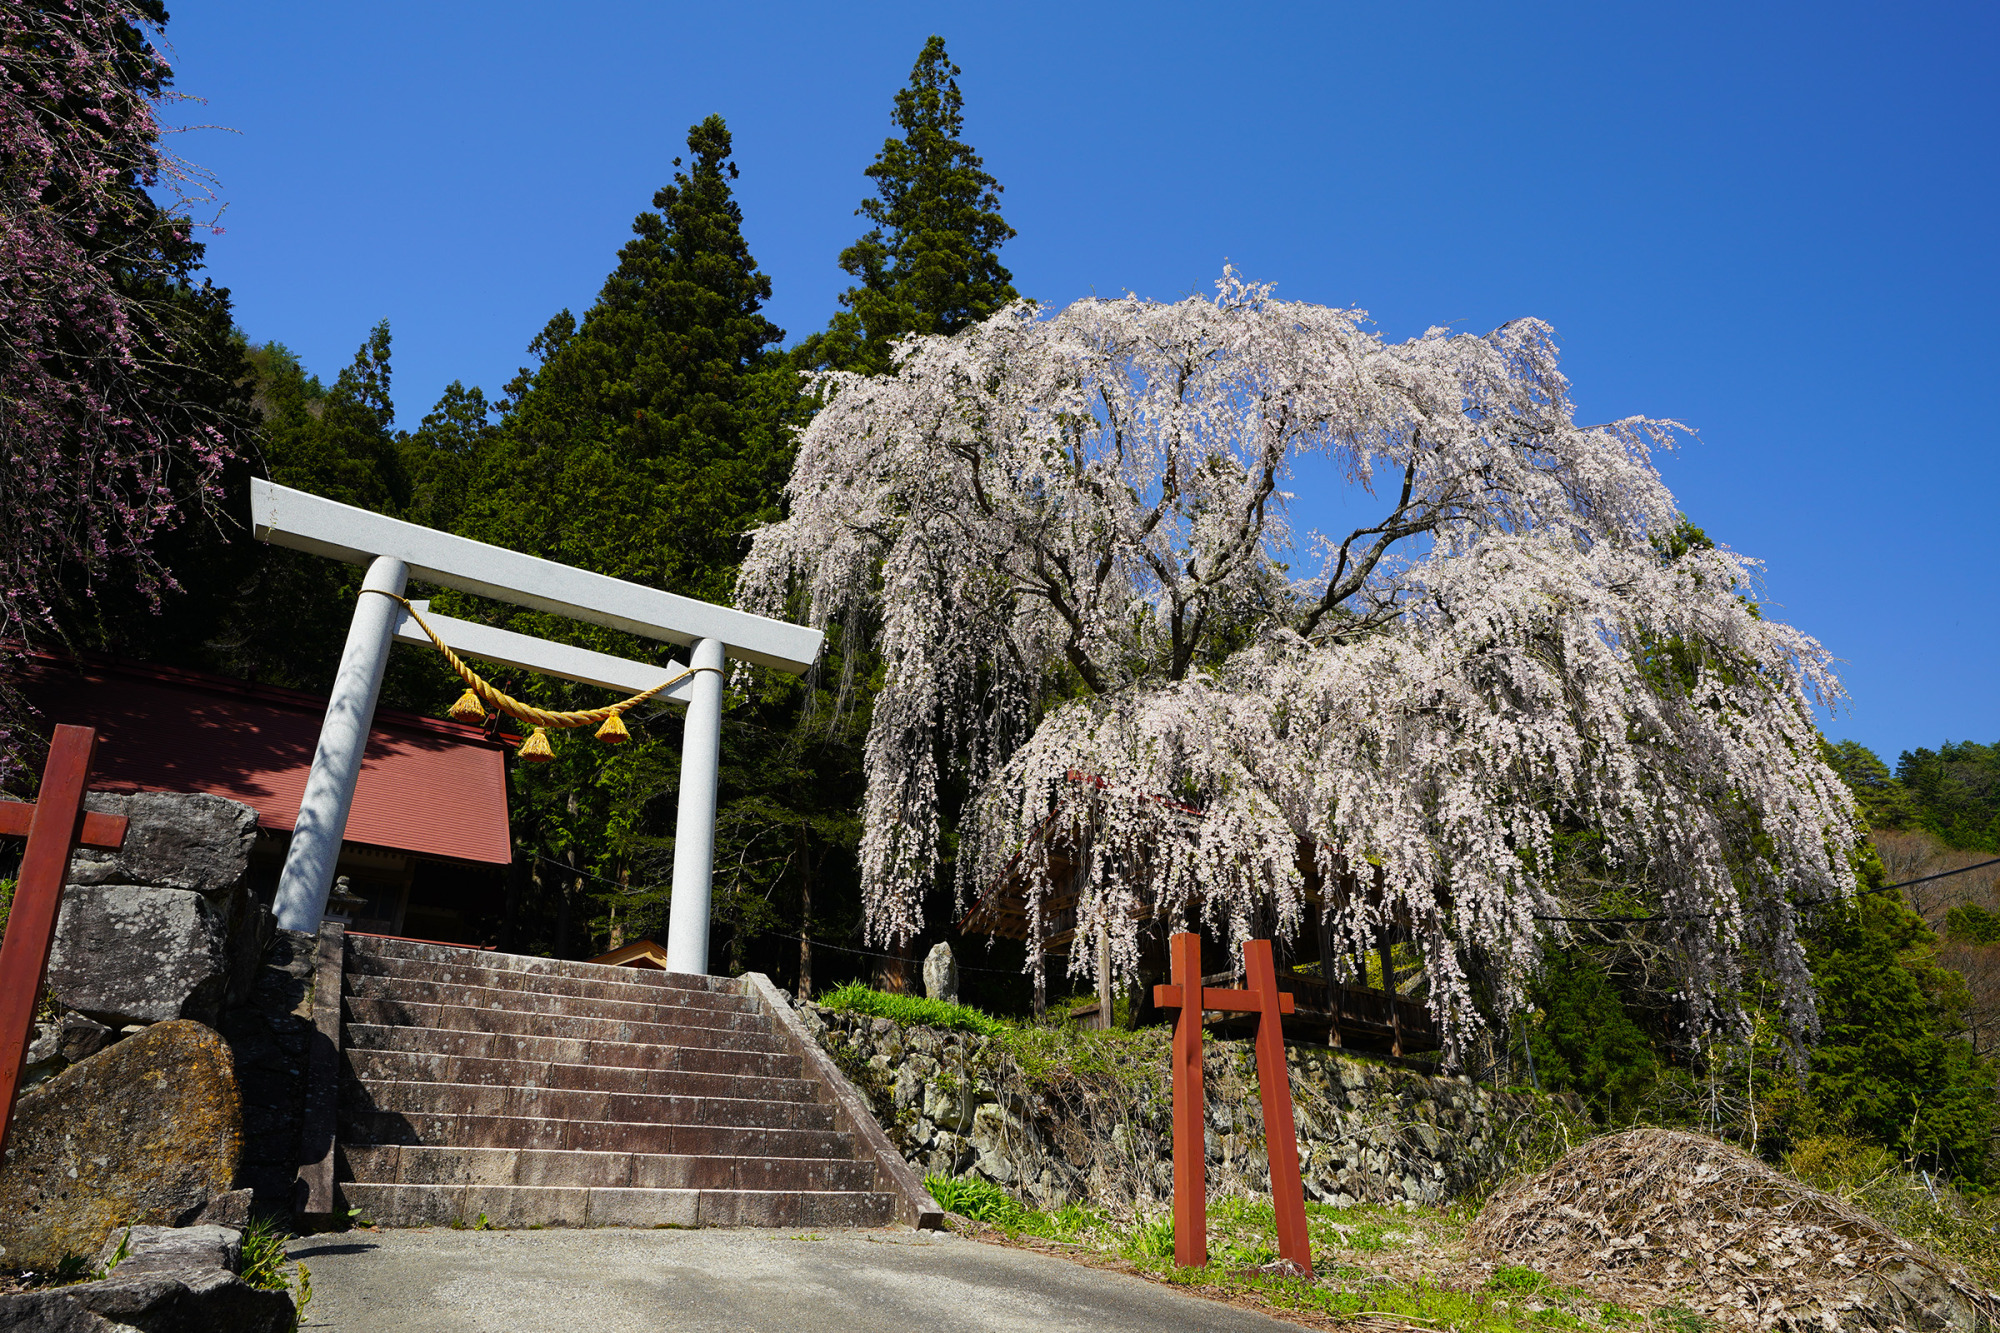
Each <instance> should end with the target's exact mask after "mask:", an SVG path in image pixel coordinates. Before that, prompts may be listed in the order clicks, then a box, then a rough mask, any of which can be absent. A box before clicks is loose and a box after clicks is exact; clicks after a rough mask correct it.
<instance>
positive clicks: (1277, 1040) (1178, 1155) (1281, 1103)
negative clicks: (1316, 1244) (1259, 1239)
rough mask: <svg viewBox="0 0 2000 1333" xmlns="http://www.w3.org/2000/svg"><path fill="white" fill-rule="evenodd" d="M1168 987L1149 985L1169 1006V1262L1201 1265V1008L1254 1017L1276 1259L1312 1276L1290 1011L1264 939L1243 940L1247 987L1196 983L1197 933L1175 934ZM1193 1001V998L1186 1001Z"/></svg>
mask: <svg viewBox="0 0 2000 1333" xmlns="http://www.w3.org/2000/svg"><path fill="white" fill-rule="evenodd" d="M1168 954H1169V961H1170V963H1171V967H1172V976H1173V984H1172V985H1169V986H1155V987H1153V1003H1154V1004H1156V1005H1158V1006H1159V1007H1160V1008H1162V1009H1174V1010H1177V1011H1178V1012H1176V1013H1175V1015H1174V1051H1173V1071H1174V1078H1173V1083H1174V1262H1175V1263H1177V1264H1180V1265H1182V1266H1184V1267H1189V1268H1194V1267H1199V1266H1200V1265H1202V1264H1205V1263H1207V1262H1208V1145H1207V1143H1206V1141H1205V1140H1206V1135H1205V1134H1204V1133H1203V1123H1202V1122H1203V1099H1202V1087H1201V1015H1202V1011H1203V1010H1204V1009H1213V1010H1219V1011H1221V1012H1223V1013H1232V1014H1255V1015H1257V1090H1258V1092H1259V1093H1260V1094H1261V1095H1262V1099H1263V1103H1264V1142H1265V1146H1266V1148H1267V1150H1268V1151H1269V1152H1270V1156H1271V1208H1272V1211H1273V1212H1274V1213H1275V1214H1276V1216H1277V1223H1278V1257H1279V1258H1281V1259H1289V1260H1291V1262H1293V1263H1295V1264H1297V1265H1298V1266H1299V1267H1300V1268H1302V1269H1304V1270H1305V1272H1306V1273H1308V1274H1310V1273H1311V1272H1312V1246H1311V1245H1310V1244H1309V1243H1308V1241H1307V1238H1306V1195H1305V1184H1304V1181H1303V1180H1302V1179H1301V1177H1300V1175H1299V1135H1298V1127H1297V1125H1296V1123H1295V1122H1294V1120H1293V1118H1292V1079H1291V1070H1290V1069H1289V1068H1288V1067H1287V1065H1286V1064H1285V1033H1284V1027H1283V1025H1282V1020H1281V1018H1280V1015H1283V1014H1289V1013H1291V1012H1292V1010H1293V1007H1294V1001H1293V1000H1292V997H1291V996H1290V995H1288V994H1285V993H1284V992H1282V991H1280V990H1279V989H1278V969H1277V965H1276V963H1275V962H1273V961H1272V958H1271V941H1269V940H1245V941H1244V942H1243V972H1244V979H1245V980H1246V981H1248V982H1249V983H1250V988H1249V989H1248V990H1217V989H1214V988H1212V987H1204V986H1203V985H1202V984H1201V936H1199V935H1196V934H1193V933H1191V932H1182V933H1180V934H1177V935H1175V936H1174V937H1173V938H1172V939H1171V940H1170V941H1168ZM1195 996H1198V997H1199V998H1198V999H1191V998H1190V997H1195Z"/></svg>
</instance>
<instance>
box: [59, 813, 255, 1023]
mask: <svg viewBox="0 0 2000 1333" xmlns="http://www.w3.org/2000/svg"><path fill="white" fill-rule="evenodd" d="M85 804H86V805H87V806H88V807H89V808H90V809H92V810H97V811H102V812H104V813H107V814H118V815H123V816H125V818H126V819H127V820H128V821H130V822H129V825H128V826H127V829H126V833H125V845H124V846H123V847H121V848H119V849H118V850H117V851H115V852H114V851H100V850H92V849H89V848H84V849H82V850H79V851H78V852H77V853H76V854H75V856H74V857H73V858H72V859H71V861H70V866H69V875H68V882H67V885H66V887H65V888H64V890H63V907H62V915H61V917H60V918H59V919H58V921H57V923H56V938H55V943H54V946H53V948H52V949H51V950H50V954H49V987H50V989H51V990H52V991H54V992H55V996H56V999H57V1000H58V1001H59V1002H61V1003H62V1004H63V1006H64V1007H66V1008H68V1009H73V1010H76V1011H78V1012H80V1013H84V1014H88V1015H89V1016H90V1017H92V1018H94V1019H96V1020H98V1021H99V1022H103V1023H106V1024H109V1025H110V1026H112V1027H126V1026H129V1025H131V1024H134V1023H159V1022H164V1021H166V1020H167V1019H170V1018H192V1019H195V1020H196V1021H198V1022H202V1023H207V1024H210V1025H211V1026H213V1025H214V1024H215V1022H216V1021H217V1019H218V1017H219V1016H220V1013H221V1011H222V1008H223V1006H224V1004H225V1003H241V1002H243V1001H244V1000H245V999H247V997H248V994H249V991H250V988H251V987H252V985H253V984H254V983H255V980H256V972H257V963H258V960H259V959H260V958H261V956H262V954H263V951H264V946H265V944H266V943H267V942H268V940H269V938H270V933H271V921H270V913H269V911H268V910H267V909H265V908H264V907H263V906H262V905H261V904H260V903H259V902H258V901H257V900H256V896H255V895H254V894H252V893H251V892H250V890H249V885H248V880H247V879H246V874H245V872H246V871H247V870H248V868H249V864H250V849H251V846H252V844H253V843H255V841H256V837H257V815H256V812H255V811H253V810H252V809H251V808H250V807H249V806H247V805H243V804H241V803H239V802H236V801H231V800H227V799H225V798H223V797H220V796H207V795H200V794H194V793H182V792H134V793H130V794H113V793H104V792H94V793H92V794H91V795H90V796H89V797H87V798H86V800H85Z"/></svg>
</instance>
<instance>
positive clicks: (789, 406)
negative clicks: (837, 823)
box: [440, 116, 799, 955]
mask: <svg viewBox="0 0 2000 1333" xmlns="http://www.w3.org/2000/svg"><path fill="white" fill-rule="evenodd" d="M730 151H731V140H730V134H729V130H728V128H727V126H725V125H724V123H723V121H722V119H721V117H719V116H710V117H709V118H708V119H707V120H704V121H703V122H701V123H700V124H698V125H696V126H694V127H692V128H691V129H690V130H689V133H688V153H689V155H688V157H687V158H686V160H685V162H683V159H680V158H676V159H675V160H674V165H675V166H676V167H677V168H681V170H679V171H677V172H676V174H675V176H674V178H673V181H672V183H671V184H669V185H667V186H665V187H664V188H662V189H661V190H660V191H659V192H658V193H657V194H655V195H654V197H653V205H654V210H655V211H650V212H645V213H641V214H640V215H639V216H638V217H637V219H635V220H634V222H633V224H632V231H633V238H632V239H631V240H630V241H629V242H627V243H626V245H625V246H624V248H623V249H622V250H621V251H620V252H619V256H618V264H617V266H616V267H615V268H614V269H613V270H612V272H611V274H610V275H609V276H608V277H607V278H606V279H605V282H604V286H603V288H602V290H601V291H600V293H599V296H598V299H597V302H596V304H594V305H593V306H592V307H591V308H590V309H589V310H588V311H587V312H585V314H584V316H583V318H582V319H581V320H580V321H579V320H578V319H576V318H575V317H574V316H573V315H572V314H571V313H570V312H568V311H563V312H561V313H559V314H558V315H556V316H555V317H554V318H553V319H551V320H550V321H549V323H548V325H547V326H546V327H545V328H544V329H543V330H542V332H541V334H540V335H539V336H537V338H536V339H535V341H534V342H533V343H532V344H531V345H530V348H529V351H530V353H531V354H532V355H533V356H535V357H536V358H537V360H538V362H539V364H538V365H537V366H535V367H534V368H532V369H527V370H523V371H522V373H521V375H520V376H519V377H518V378H517V379H516V380H515V381H514V382H513V383H511V384H510V385H508V386H507V389H506V400H507V401H506V402H505V403H504V404H503V408H504V411H505V416H504V419H503V420H502V422H501V424H500V426H499V428H498V433H497V436H496V438H495V439H494V440H493V442H492V444H491V445H490V446H488V447H487V448H485V450H484V454H485V456H486V458H487V459H488V462H487V464H486V466H485V468H484V471H483V473H482V475H481V477H480V480H479V482H478V484H477V485H476V487H475V493H474V494H473V495H471V496H470V497H468V499H467V501H466V503H465V508H464V511H463V518H462V519H461V521H460V524H459V530H460V531H462V532H464V533H465V534H466V535H469V536H473V537H477V538H479V539H480V540H483V541H490V542H494V543H496V544H498V545H501V546H506V547H509V548H512V549H514V550H519V551H526V552H529V553H532V554H535V555H540V556H543V557H546V558H548V559H553V560H560V561H562V562H563V563H565V564H570V565H575V566H578V567H580V568H584V569H590V570H594V571H596V572H598V573H602V574H608V575H611V576H613V577H615V578H621V579H627V580H631V581H633V582H637V583H643V584H648V585H651V586H653V587H659V588H665V589H667V590H669V591H672V592H677V593H681V594H684V595H687V596H691V597H698V598H702V599H705V600H708V601H715V602H726V601H727V600H728V597H729V592H730V589H731V587H732V585H733V583H734V580H735V570H736V566H737V564H738V563H739V562H740V560H741V558H742V554H743V552H744V550H745V549H747V546H748V539H747V535H746V534H747V533H748V531H749V530H750V529H751V528H753V527H755V526H757V525H758V524H760V523H763V522H767V521H769V520H770V519H772V518H775V517H776V515H777V505H778V497H779V494H780V491H781V489H782V487H783V485H784V482H785V478H786V476H787V474H788V472H789V468H790V461H791V455H790V434H789V431H788V429H787V426H786V422H787V418H788V416H789V415H790V414H791V413H793V412H795V411H796V410H797V402H798V379H799V377H798V372H797V371H796V370H795V369H793V368H792V366H791V365H790V363H789V361H788V360H787V359H786V358H785V357H783V356H782V355H779V354H777V353H775V352H774V351H773V350H772V349H773V348H774V347H775V346H776V344H777V343H779V342H780V341H781V340H782V338H783V337H784V333H783V331H782V330H781V329H779V328H777V327H776V326H774V325H773V324H772V323H771V322H770V321H769V320H767V319H765V318H764V316H763V314H762V313H761V312H762V308H763V305H764V303H765V302H766V301H767V300H768V299H769V298H770V295H771V283H770V279H769V278H768V277H766V276H765V275H764V274H763V273H762V272H760V271H759V270H758V268H757V264H756V261H755V259H754V258H753V257H752V256H751V253H750V249H749V246H748V245H747V244H746V242H745V241H744V238H743V231H742V212H741V210H740V208H739V207H738V205H737V204H736V202H735V200H734V199H733V197H732V195H731V188H730V181H732V180H733V179H735V177H736V174H737V173H736V168H735V166H734V165H733V164H732V163H731V162H730V160H729V158H730ZM465 407H466V405H465V404H459V405H457V409H456V414H457V415H460V416H463V415H464V408H465ZM444 410H445V405H443V404H441V405H440V411H441V412H443V411H444ZM447 415H450V414H447ZM468 421H469V418H468ZM440 424H441V425H442V424H443V422H442V420H441V421H440ZM461 433H463V432H461ZM441 600H442V604H443V605H445V606H449V607H452V608H453V609H454V611H455V612H457V613H460V614H472V615H478V616H481V617H482V618H487V619H492V620H495V621H500V622H504V623H507V624H510V625H512V626H513V627H514V628H516V629H518V630H521V631H523V632H526V633H532V634H535V635H537V636H540V637H544V638H550V639H557V640H563V641H568V642H574V643H579V644H582V645H584V646H588V647H592V648H596V649H598V650H600V651H606V652H612V653H616V654H618V655H619V656H622V657H629V658H635V659H641V660H665V658H666V657H668V656H669V655H670V654H671V652H672V650H671V649H669V648H668V646H667V645H664V644H660V643H656V642H653V641H651V640H642V639H636V638H633V637H631V636H628V635H622V634H618V633H616V632H614V631H610V630H606V629H602V628H600V627H597V626H590V625H582V624H578V623H577V622H575V621H571V620H566V619H563V618H560V617H554V616H545V615H541V614H539V613H535V612H529V611H523V610H521V609H519V608H511V607H503V608H494V607H467V606H465V605H464V604H463V603H464V599H460V598H456V597H452V596H447V597H445V598H443V599H441ZM509 688H510V689H512V690H513V691H514V692H515V693H518V694H521V695H524V696H527V697H530V698H533V699H535V700H536V701H537V702H540V703H543V704H544V705H546V706H552V707H582V706H593V705H595V704H597V703H601V702H603V701H604V700H603V698H602V697H600V692H598V691H594V690H591V689H589V688H588V687H583V686H575V685H566V684H563V683H561V682H558V681H554V680H550V679H548V678H540V677H532V676H529V677H521V678H518V679H515V680H514V681H513V682H512V683H511V685H510V686H509ZM631 720H633V721H634V722H635V726H634V736H633V741H632V742H631V743H630V744H627V745H623V746H620V747H618V748H617V749H615V750H612V749H607V748H606V747H604V746H599V745H595V744H593V743H591V742H590V740H589V739H588V737H587V735H580V736H577V737H574V738H559V739H558V741H557V744H556V752H557V758H556V762H554V763H551V764H546V765H541V766H538V767H532V768H530V767H526V766H523V767H521V768H519V769H517V770H516V776H515V802H514V809H515V812H516V818H515V830H516V834H517V837H518V838H519V839H520V841H521V843H522V845H523V846H524V847H525V848H526V849H528V851H529V852H530V860H531V862H532V864H533V865H534V866H535V872H534V879H533V882H532V884H531V885H529V886H528V887H527V888H526V889H524V890H523V894H524V896H523V897H522V899H521V900H520V902H519V903H518V904H517V905H516V907H515V908H512V909H510V917H511V919H512V922H513V924H512V925H511V927H510V943H513V944H514V945H515V946H516V947H521V948H528V949H535V948H547V949H550V950H552V951H554V952H557V953H559V954H567V955H581V954H583V953H584V952H585V951H586V950H588V951H592V952H594V951H596V950H597V949H599V948H602V947H609V946H610V944H611V943H612V942H613V941H615V940H617V939H619V938H621V937H623V938H629V937H630V933H646V932H657V931H658V930H660V929H662V928H663V927H664V923H665V912H666V893H665V890H664V887H663V885H664V882H665V880H666V878H667V867H668V866H669V865H670V864H671V860H672V843H671V840H670V839H669V838H668V837H667V836H666V834H667V832H669V831H671V829H672V828H673V821H674V796H675V792H676V788H677V784H678V780H679V748H680V747H679V741H680V737H679V721H680V717H679V713H678V711H677V710H674V709H669V708H659V709H655V710H648V711H647V712H646V714H645V715H644V716H643V717H640V718H635V719H631ZM760 730H768V728H762V729H760V728H759V727H757V726H756V725H755V724H752V725H751V726H750V727H748V728H747V729H746V726H745V724H744V722H743V720H742V718H741V717H740V716H739V715H738V714H736V713H732V715H731V720H730V722H729V724H728V725H726V727H725V736H724V745H725V768H726V773H725V782H724V788H723V792H722V804H723V811H724V822H725V824H726V825H728V824H730V823H731V822H732V821H733V822H734V823H736V824H741V825H743V826H744V827H745V829H746V830H747V829H749V827H750V825H752V824H756V823H758V821H757V820H755V819H751V818H750V817H748V816H744V817H742V818H737V817H736V816H735V815H733V814H732V813H731V812H732V810H734V808H735V806H736V804H737V803H738V802H739V801H740V800H741V798H742V794H743V790H744V788H746V787H749V788H755V789H756V790H757V791H758V792H759V793H762V792H764V791H766V790H768V789H770V788H771V787H772V785H773V781H774V780H775V779H774V775H776V774H777V773H778V770H777V769H775V768H773V767H772V765H771V763H770V762H768V756H760V755H759V754H758V753H757V750H758V740H757V733H759V732H760ZM746 731H747V732H748V733H750V734H746ZM787 772H790V770H787ZM731 836H732V835H731V834H730V833H729V831H728V829H727V828H725V832H724V841H725V847H724V849H723V856H722V857H719V858H718V860H719V861H723V862H724V863H725V864H730V863H731V862H730V860H729V858H731V857H733V856H734V852H735V851H736V850H740V849H736V848H733V847H732V846H731V845H730V844H729V839H730V837H731ZM745 836H746V837H748V836H750V834H749V833H747V832H746V834H745ZM786 837H787V839H789V840H791V841H796V840H797V837H796V836H795V835H794V834H793V833H792V832H789V831H788V832H787V834H786ZM736 859H738V860H740V859H741V858H736ZM781 868H782V867H781V866H774V867H773V871H772V873H774V874H775V873H779V871H780V870H781ZM734 897H745V895H734ZM592 900H596V906H597V908H601V911H602V915H588V914H591V913H593V912H594V910H595V909H594V908H593V901H592ZM718 900H719V901H718V915H722V916H726V915H727V914H728V913H729V912H730V910H731V908H730V903H731V901H732V900H733V899H732V894H731V891H730V890H729V888H728V885H727V883H726V882H725V883H724V884H723V885H722V886H721V888H720V891H719V893H718ZM746 900H747V899H746Z"/></svg>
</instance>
